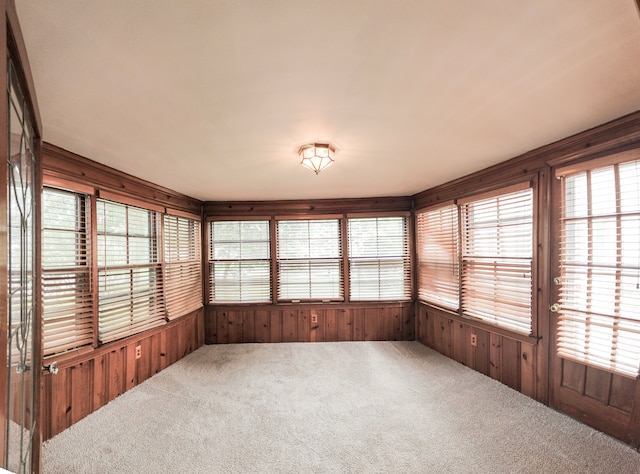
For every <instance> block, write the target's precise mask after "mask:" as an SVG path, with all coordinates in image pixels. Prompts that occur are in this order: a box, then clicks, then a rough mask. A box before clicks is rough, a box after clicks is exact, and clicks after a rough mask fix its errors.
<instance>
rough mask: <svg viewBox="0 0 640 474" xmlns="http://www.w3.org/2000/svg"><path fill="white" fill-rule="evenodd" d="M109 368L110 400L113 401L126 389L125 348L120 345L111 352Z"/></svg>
mask: <svg viewBox="0 0 640 474" xmlns="http://www.w3.org/2000/svg"><path fill="white" fill-rule="evenodd" d="M108 368H109V371H108V377H107V382H108V385H107V387H108V394H109V398H108V401H111V400H113V399H114V398H116V397H117V396H119V395H122V394H123V393H124V392H125V390H126V384H125V371H124V349H123V348H121V347H120V348H117V349H114V350H112V351H111V352H109V358H108Z"/></svg>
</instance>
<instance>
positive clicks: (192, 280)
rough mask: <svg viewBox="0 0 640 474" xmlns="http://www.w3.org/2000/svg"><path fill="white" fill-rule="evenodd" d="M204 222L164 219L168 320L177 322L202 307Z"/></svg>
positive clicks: (165, 217) (169, 216) (173, 217)
mask: <svg viewBox="0 0 640 474" xmlns="http://www.w3.org/2000/svg"><path fill="white" fill-rule="evenodd" d="M200 240H201V239H200V222H199V221H197V220H194V219H188V218H186V217H179V216H173V215H168V214H167V215H165V216H164V261H165V268H164V276H165V297H166V304H167V318H168V319H170V320H171V319H175V318H177V317H180V316H183V315H185V314H187V313H189V312H191V311H194V310H196V309H198V308H200V307H202V270H201V269H202V266H201V265H202V262H201V260H200Z"/></svg>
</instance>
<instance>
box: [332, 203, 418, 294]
mask: <svg viewBox="0 0 640 474" xmlns="http://www.w3.org/2000/svg"><path fill="white" fill-rule="evenodd" d="M367 219H370V220H375V221H376V225H377V226H378V224H379V222H380V220H385V219H402V227H403V235H402V239H403V242H402V255H383V256H380V255H375V256H367V257H364V256H357V257H356V256H354V255H352V243H353V239H352V238H351V227H350V223H351V222H352V221H357V220H367ZM412 223H413V219H412V218H411V213H410V212H397V213H377V214H347V215H346V216H345V217H344V225H345V226H346V234H345V235H346V239H345V240H346V245H345V244H343V248H344V254H345V260H347V269H346V275H347V276H346V277H345V280H348V282H347V281H345V286H346V287H347V288H346V289H345V299H347V300H348V301H351V302H358V303H360V302H385V301H402V302H406V301H411V300H412V299H413V273H414V272H413V264H412V260H413V259H412V255H413V248H414V245H413V243H412V238H411V237H412V235H413V232H412ZM380 237H382V236H379V235H377V233H376V246H377V247H378V249H379V248H380ZM384 261H395V262H397V263H398V264H397V265H394V267H395V266H398V267H401V268H402V290H401V295H400V296H393V297H384V296H381V293H382V292H383V291H384V288H382V286H383V285H382V281H383V278H381V276H380V271H381V270H380V268H381V265H382V262H384ZM360 262H369V263H377V266H378V282H377V284H378V288H377V291H378V295H379V296H378V297H377V298H374V297H362V298H354V296H353V293H354V286H355V285H354V278H353V271H352V270H353V266H354V263H356V264H358V263H360ZM347 283H348V284H347Z"/></svg>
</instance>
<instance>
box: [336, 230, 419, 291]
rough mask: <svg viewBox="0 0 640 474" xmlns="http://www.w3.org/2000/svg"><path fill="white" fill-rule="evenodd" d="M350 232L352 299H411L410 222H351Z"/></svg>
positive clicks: (350, 289)
mask: <svg viewBox="0 0 640 474" xmlns="http://www.w3.org/2000/svg"><path fill="white" fill-rule="evenodd" d="M347 229H348V234H347V235H348V242H349V293H350V299H351V300H352V301H367V300H369V301H379V300H407V299H410V298H411V259H410V254H409V238H408V236H409V235H408V234H409V232H408V222H407V218H406V217H372V218H350V219H348V221H347Z"/></svg>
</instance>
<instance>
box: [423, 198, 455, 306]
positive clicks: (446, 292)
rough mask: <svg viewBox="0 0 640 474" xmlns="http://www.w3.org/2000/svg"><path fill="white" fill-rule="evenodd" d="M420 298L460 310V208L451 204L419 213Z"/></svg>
mask: <svg viewBox="0 0 640 474" xmlns="http://www.w3.org/2000/svg"><path fill="white" fill-rule="evenodd" d="M416 221H417V231H416V234H417V246H418V298H420V299H421V300H422V301H427V302H429V303H433V304H435V305H438V306H442V307H444V308H448V309H453V310H456V311H457V310H458V306H459V293H460V290H459V289H460V280H459V279H460V265H459V259H458V258H459V257H458V207H457V206H456V205H455V204H453V203H451V204H445V205H442V206H438V207H436V208H431V209H427V210H424V211H422V212H420V213H418V214H417V216H416Z"/></svg>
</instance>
